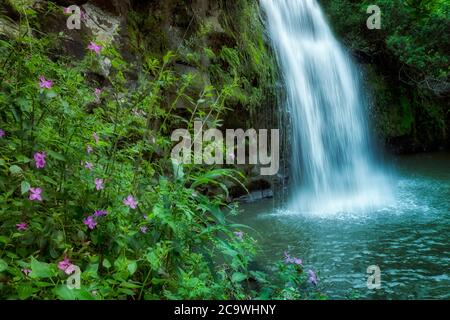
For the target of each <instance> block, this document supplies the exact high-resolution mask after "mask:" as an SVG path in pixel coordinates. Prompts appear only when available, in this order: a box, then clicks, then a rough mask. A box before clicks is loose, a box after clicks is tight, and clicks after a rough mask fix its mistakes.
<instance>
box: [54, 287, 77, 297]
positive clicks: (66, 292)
mask: <svg viewBox="0 0 450 320" xmlns="http://www.w3.org/2000/svg"><path fill="white" fill-rule="evenodd" d="M75 290H77V289H69V287H67V286H66V285H61V286H58V287H56V288H55V290H54V293H55V294H56V296H57V297H58V298H59V299H62V300H75V298H76V295H75Z"/></svg>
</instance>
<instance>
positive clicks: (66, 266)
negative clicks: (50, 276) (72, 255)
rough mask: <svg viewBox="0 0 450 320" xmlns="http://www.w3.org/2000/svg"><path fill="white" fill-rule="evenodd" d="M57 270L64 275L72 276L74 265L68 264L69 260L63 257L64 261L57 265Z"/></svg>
mask: <svg viewBox="0 0 450 320" xmlns="http://www.w3.org/2000/svg"><path fill="white" fill-rule="evenodd" d="M58 269H60V270H62V271H64V272H65V273H66V274H72V273H73V272H74V271H75V265H74V264H72V263H71V262H70V260H69V258H67V257H64V260H62V261H60V262H59V263H58Z"/></svg>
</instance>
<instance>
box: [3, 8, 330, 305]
mask: <svg viewBox="0 0 450 320" xmlns="http://www.w3.org/2000/svg"><path fill="white" fill-rule="evenodd" d="M240 3H241V7H239V6H237V7H236V8H234V9H236V10H239V9H242V11H239V12H240V15H238V14H237V13H236V17H241V18H240V19H241V20H239V19H235V21H236V24H235V25H234V28H235V30H234V31H233V30H231V29H230V30H229V31H227V32H228V34H229V38H228V39H229V41H228V42H229V44H228V46H225V45H220V46H218V44H219V42H217V39H216V38H214V37H213V36H214V35H215V36H219V35H218V34H217V33H211V31H208V30H210V29H208V25H207V24H202V23H200V22H198V21H197V23H196V25H195V27H194V28H193V29H192V30H193V31H191V34H189V35H187V36H186V38H184V39H183V40H182V43H181V44H182V46H181V47H180V46H179V47H178V48H179V50H175V51H173V50H172V51H171V50H170V44H169V43H168V42H167V39H166V38H165V36H164V34H163V31H161V33H160V34H159V42H158V41H157V39H158V37H157V35H155V36H154V37H153V38H152V39H148V38H145V34H146V32H147V31H148V30H147V29H146V28H156V27H155V26H156V25H157V26H161V24H159V23H155V19H158V17H159V18H161V16H160V15H158V13H159V12H158V9H157V8H152V10H154V11H152V12H154V15H153V16H150V17H147V19H146V20H143V19H142V18H143V16H142V15H140V14H139V12H142V8H140V7H137V8H135V9H136V10H130V11H129V12H127V17H128V24H127V30H121V31H123V32H125V35H124V36H123V37H125V38H126V39H128V40H129V41H127V42H120V41H110V42H108V41H106V40H104V41H103V42H102V41H100V40H98V39H96V38H95V37H93V35H92V34H90V33H85V34H83V36H82V37H81V38H80V37H78V40H77V41H79V43H80V44H81V47H78V48H75V49H76V50H75V53H77V54H72V55H71V54H70V53H71V52H70V50H71V49H73V47H70V46H67V43H68V39H67V34H66V33H67V32H68V31H67V30H64V29H58V23H57V22H58V21H63V24H61V23H60V24H59V25H62V26H64V23H65V22H64V21H65V19H66V17H67V16H66V15H64V12H63V8H62V7H61V6H57V5H56V4H55V3H53V2H45V3H42V2H41V3H39V4H37V5H36V4H35V3H34V1H6V2H5V1H4V2H3V4H2V9H3V10H4V12H3V13H2V17H1V18H2V19H1V21H2V26H3V27H2V36H1V40H0V64H1V65H2V68H1V70H0V77H1V79H2V81H1V85H0V129H1V131H0V297H1V298H3V299H5V298H8V299H54V298H59V299H112V298H116V299H180V298H187V299H211V298H216V299H244V298H280V299H286V298H294V299H297V298H321V297H322V294H321V293H320V291H319V290H318V287H317V284H318V283H317V282H318V281H317V280H318V279H317V276H316V274H315V272H314V271H313V270H308V268H309V267H307V264H306V262H303V261H302V260H301V259H299V258H295V257H293V256H291V255H290V253H288V252H285V253H283V252H280V263H279V264H278V265H276V266H264V268H257V267H256V266H255V265H254V264H253V259H254V256H255V254H256V253H257V251H258V247H257V243H256V241H255V240H254V239H253V238H252V237H250V236H249V235H248V233H247V232H246V231H247V229H246V227H245V226H242V225H237V224H233V222H232V221H233V216H234V215H236V214H238V212H239V208H238V206H237V204H234V203H232V202H230V201H229V197H228V196H227V193H228V186H229V185H230V182H233V183H234V184H242V183H243V182H244V177H243V175H242V174H241V173H240V172H239V171H237V170H236V169H234V168H217V167H214V166H194V165H184V166H182V165H180V164H178V163H176V162H172V161H171V159H170V151H171V148H172V142H171V140H170V134H171V132H172V129H173V128H178V127H184V128H188V129H192V124H193V120H195V119H201V120H203V121H204V122H205V126H208V127H217V126H220V125H221V123H222V119H223V117H225V116H226V115H227V114H228V110H229V109H230V108H237V107H238V106H239V107H241V108H242V110H244V111H242V112H249V111H248V110H251V109H252V108H255V107H257V105H258V104H259V103H263V101H264V99H266V98H267V94H264V90H265V86H267V85H268V83H269V82H270V81H272V80H271V79H273V78H271V76H270V74H271V73H270V72H269V71H268V70H267V68H270V63H267V64H266V69H264V68H259V67H256V65H259V64H260V63H261V61H262V60H264V59H268V55H267V51H266V48H265V45H264V42H263V41H262V31H261V28H262V27H261V25H260V22H259V20H258V19H259V17H258V13H257V11H255V10H257V6H255V3H254V2H250V1H249V2H247V1H242V2H240ZM140 5H142V2H141V4H140ZM148 5H149V6H152V5H155V4H154V3H152V2H149V3H148ZM225 9H226V8H225ZM249 17H250V18H251V19H252V20H251V21H253V22H252V23H254V25H253V26H252V24H248V21H247V23H245V27H246V28H247V29H239V32H238V30H237V29H236V28H239V26H240V25H241V26H242V25H244V23H243V21H246V19H248V18H249ZM228 19H230V18H229V17H228ZM49 21H50V22H52V23H49ZM228 21H229V22H230V20H228ZM146 23H147V24H148V25H145V24H146ZM183 23H184V22H182V24H183ZM230 23H231V22H230ZM45 28H53V30H46V29H45ZM152 30H158V29H152ZM246 30H247V31H246ZM227 32H225V34H226V33H227ZM233 32H234V33H233ZM69 35H70V32H69ZM73 35H74V33H72V36H73ZM205 36H208V37H206V38H207V39H210V40H211V39H213V40H212V43H214V44H216V45H217V46H216V47H213V46H209V47H208V46H207V47H205V45H206V44H208V42H207V41H206V42H205ZM222 36H223V35H222ZM71 41H74V40H73V39H72V40H71ZM69 43H72V42H70V41H69ZM72 53H73V52H72ZM125 56H126V57H125ZM205 57H207V58H208V59H209V60H210V61H211V62H210V63H208V64H204V63H203V62H202V61H204V60H203V59H204V58H205ZM182 63H183V65H184V66H188V67H190V69H189V70H190V72H180V70H179V68H180V64H182ZM203 68H206V69H203ZM105 69H106V72H105ZM185 69H186V68H184V69H183V71H185ZM202 74H203V75H204V74H207V75H208V76H209V75H211V78H210V80H209V81H199V77H200V78H201V76H202ZM180 104H181V106H180ZM246 110H247V111H246ZM226 151H227V152H234V151H233V150H226ZM304 265H305V266H304ZM77 268H80V269H81V288H80V289H69V288H68V287H67V286H66V280H67V278H68V277H69V275H73V274H75V273H76V272H77V271H76V269H77ZM269 269H271V270H272V271H275V272H272V273H271V274H270V275H269V274H267V273H266V272H265V271H267V270H269ZM311 269H312V268H311Z"/></svg>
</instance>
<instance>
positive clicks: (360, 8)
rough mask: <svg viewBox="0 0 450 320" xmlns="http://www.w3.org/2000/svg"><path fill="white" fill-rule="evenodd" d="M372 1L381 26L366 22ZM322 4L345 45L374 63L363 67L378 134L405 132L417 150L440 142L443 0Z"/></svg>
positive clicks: (445, 77)
mask: <svg viewBox="0 0 450 320" xmlns="http://www.w3.org/2000/svg"><path fill="white" fill-rule="evenodd" d="M372 4H376V5H378V6H379V7H380V9H381V30H369V29H368V28H367V27H366V20H367V18H368V17H369V14H367V13H366V9H367V7H368V6H369V5H372ZM323 5H324V6H325V8H326V12H327V14H328V16H329V18H330V20H331V22H332V25H333V28H334V29H335V30H336V31H337V33H338V34H339V35H340V36H341V37H342V38H343V39H344V42H345V44H346V45H347V46H349V47H350V49H351V50H352V51H353V52H354V53H355V54H356V55H357V56H359V57H360V58H361V60H362V61H363V62H365V63H371V64H373V65H374V66H375V68H376V70H375V69H374V68H373V67H372V66H369V67H367V68H366V69H368V83H369V85H370V87H371V89H372V91H373V96H374V98H375V104H376V106H375V109H373V110H372V111H373V113H374V118H376V120H377V127H378V129H379V130H380V134H381V135H382V136H384V137H385V138H386V139H390V138H396V137H410V139H411V140H412V141H414V144H415V145H418V146H419V147H420V148H421V149H423V148H433V147H434V146H435V145H437V144H443V143H444V142H445V141H446V140H447V130H448V128H449V126H450V123H449V122H448V121H449V118H448V114H449V107H448V103H446V101H447V98H448V94H449V88H450V81H449V75H450V67H449V66H450V64H449V60H450V56H449V52H448V48H449V47H450V37H449V36H448V33H447V32H446V30H448V29H449V24H450V5H449V3H448V1H445V0H427V1H422V0H411V1H400V0H395V1H392V0H382V1H378V2H377V3H373V2H371V1H368V0H367V1H366V0H364V1H350V0H343V1H341V0H339V1H337V0H332V1H324V2H323ZM413 148H414V147H413Z"/></svg>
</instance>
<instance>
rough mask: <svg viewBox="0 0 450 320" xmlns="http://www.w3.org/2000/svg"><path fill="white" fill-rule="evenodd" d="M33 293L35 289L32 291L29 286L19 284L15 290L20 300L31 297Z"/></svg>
mask: <svg viewBox="0 0 450 320" xmlns="http://www.w3.org/2000/svg"><path fill="white" fill-rule="evenodd" d="M35 291H36V289H33V287H32V286H31V285H30V284H21V285H20V286H19V287H18V288H17V295H18V296H19V299H20V300H25V299H28V298H29V297H31V296H32V295H33V293H34V292H35Z"/></svg>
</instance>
